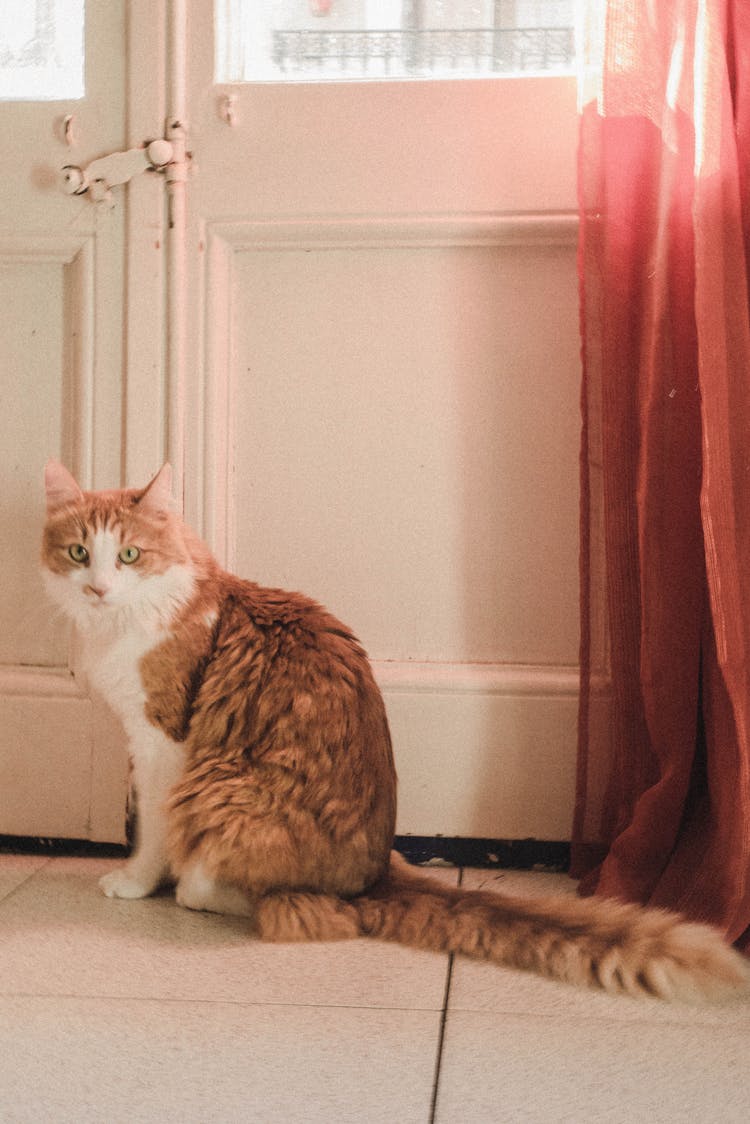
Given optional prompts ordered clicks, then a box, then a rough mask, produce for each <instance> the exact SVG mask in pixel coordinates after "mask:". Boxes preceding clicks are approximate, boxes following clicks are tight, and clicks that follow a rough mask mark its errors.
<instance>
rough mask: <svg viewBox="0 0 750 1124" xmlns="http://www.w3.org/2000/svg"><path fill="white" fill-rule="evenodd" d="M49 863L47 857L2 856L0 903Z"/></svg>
mask: <svg viewBox="0 0 750 1124" xmlns="http://www.w3.org/2000/svg"><path fill="white" fill-rule="evenodd" d="M49 861H50V860H49V857H48V856H47V855H1V854H0V902H1V901H2V900H3V898H6V897H7V896H8V895H9V894H12V893H13V892H14V891H15V890H17V889H18V887H19V886H21V885H23V883H24V882H25V881H26V879H27V878H31V876H32V874H36V872H37V871H38V870H41V869H42V867H43V866H45V865H46V864H47V863H48V862H49Z"/></svg>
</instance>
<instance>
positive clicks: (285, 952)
mask: <svg viewBox="0 0 750 1124" xmlns="http://www.w3.org/2000/svg"><path fill="white" fill-rule="evenodd" d="M113 865H114V864H113V862H112V861H111V860H97V859H62V858H61V859H54V860H52V861H51V862H50V863H49V865H48V866H46V867H45V868H43V869H42V870H40V871H39V872H38V873H37V874H36V875H35V876H34V877H33V878H30V879H29V880H28V881H27V882H25V883H24V884H23V885H22V886H20V887H19V888H18V889H17V890H16V892H15V893H14V894H13V895H12V896H11V897H10V898H8V899H7V900H6V902H5V903H0V946H1V947H2V950H3V970H2V973H1V974H0V994H5V995H26V994H33V995H38V996H44V995H78V996H90V997H119V998H144V999H156V998H163V999H189V1000H194V1001H217V1000H222V1001H228V1002H230V1001H240V1002H255V1003H290V1004H312V1005H320V1006H323V1005H324V1006H359V1007H382V1008H410V1009H424V1010H439V1009H440V1008H441V1006H442V1004H443V1000H444V994H445V983H446V976H447V968H448V958H447V956H444V955H441V954H435V953H428V952H419V951H415V950H411V949H405V948H401V947H399V946H396V945H391V944H386V943H384V942H379V941H367V940H359V941H342V942H335V943H327V944H287V945H273V944H262V943H260V942H257V941H254V940H253V939H252V938H251V937H250V936H249V933H248V925H247V923H246V922H245V921H243V920H241V919H238V918H227V917H218V916H214V915H210V914H199V913H191V912H190V911H188V910H184V909H181V908H180V907H179V906H177V905H176V904H175V901H174V898H173V896H172V895H171V894H170V895H163V896H159V897H156V898H150V899H147V900H144V901H117V900H112V899H110V898H106V897H104V895H103V894H102V893H101V891H100V889H99V887H98V885H97V880H98V877H99V876H100V875H101V874H102V873H103V872H104V871H106V870H109V869H111V867H112V866H113ZM436 876H437V877H442V878H446V879H455V877H456V872H452V871H440V872H436Z"/></svg>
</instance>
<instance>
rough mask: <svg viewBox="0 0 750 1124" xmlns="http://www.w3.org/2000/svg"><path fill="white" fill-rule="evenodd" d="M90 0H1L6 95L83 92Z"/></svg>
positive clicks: (0, 72) (46, 97)
mask: <svg viewBox="0 0 750 1124" xmlns="http://www.w3.org/2000/svg"><path fill="white" fill-rule="evenodd" d="M83 8H84V0H0V99H2V100H3V101H51V100H55V99H63V98H64V99H68V98H82V97H83V96H84V93H85V90H84V80H83Z"/></svg>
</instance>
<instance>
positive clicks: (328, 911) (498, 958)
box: [255, 853, 750, 1001]
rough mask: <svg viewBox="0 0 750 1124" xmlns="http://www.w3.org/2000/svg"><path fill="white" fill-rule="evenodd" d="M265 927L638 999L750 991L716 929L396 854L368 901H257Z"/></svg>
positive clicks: (274, 934) (748, 978) (316, 897)
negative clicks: (431, 866) (461, 881)
mask: <svg viewBox="0 0 750 1124" xmlns="http://www.w3.org/2000/svg"><path fill="white" fill-rule="evenodd" d="M255 922H256V930H257V934H258V936H259V937H260V938H261V939H263V940H272V941H290V940H336V939H341V938H351V937H358V936H369V937H376V938H380V939H382V940H390V941H395V942H397V943H399V944H404V945H408V946H410V947H412V948H421V949H429V950H431V951H435V952H456V953H461V954H463V955H465V956H471V957H475V958H477V959H482V960H490V961H493V962H494V963H496V964H501V965H504V966H507V967H511V968H522V969H526V970H527V971H532V972H536V973H537V974H539V975H542V976H547V977H549V978H551V979H556V980H563V981H566V982H568V983H573V984H578V985H584V986H594V987H600V988H603V989H604V990H605V991H608V992H612V993H620V994H627V995H634V996H643V995H648V996H655V997H658V998H660V999H680V1000H687V1001H699V1000H703V999H716V998H721V997H723V996H725V995H727V994H728V993H731V992H733V991H735V990H737V989H740V988H743V987H748V986H749V985H750V966H749V965H748V963H747V961H746V960H745V959H744V957H742V956H741V955H740V954H739V953H738V952H735V951H734V949H732V948H731V947H730V946H729V945H728V944H727V943H726V942H725V941H724V940H723V939H722V937H721V935H720V934H719V932H718V931H717V930H715V929H712V928H710V927H709V926H706V925H698V924H693V923H690V922H685V921H682V920H681V919H680V918H679V917H678V916H677V915H675V914H672V913H667V912H664V911H662V910H656V909H644V908H642V907H640V906H636V905H627V904H623V903H620V902H614V901H607V900H604V899H597V898H583V899H581V898H539V899H524V898H517V897H506V896H504V895H502V894H497V893H486V892H484V891H476V890H474V891H472V890H461V889H455V888H452V887H448V886H445V885H444V884H443V883H442V882H438V881H437V880H435V879H431V878H427V877H424V876H422V875H420V874H419V873H417V872H415V871H414V868H411V867H409V866H408V864H407V863H406V862H405V861H404V860H403V859H402V858H401V857H400V856H399V855H396V854H395V853H394V854H393V856H392V858H391V864H390V869H389V871H388V874H387V875H386V877H385V878H384V879H383V880H382V881H381V882H380V883H378V884H377V885H376V886H374V887H373V888H372V889H371V890H368V891H367V892H366V893H364V894H362V895H361V896H359V897H356V898H352V899H349V900H345V899H340V898H336V897H331V896H328V895H325V894H308V893H270V894H268V895H266V896H264V897H262V898H260V899H259V900H257V901H256V912H255Z"/></svg>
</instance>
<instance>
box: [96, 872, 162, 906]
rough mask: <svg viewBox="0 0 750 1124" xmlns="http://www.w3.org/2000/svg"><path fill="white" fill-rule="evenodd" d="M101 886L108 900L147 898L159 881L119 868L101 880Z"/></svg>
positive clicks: (103, 876)
mask: <svg viewBox="0 0 750 1124" xmlns="http://www.w3.org/2000/svg"><path fill="white" fill-rule="evenodd" d="M99 885H100V886H101V888H102V890H103V891H104V893H105V894H106V895H107V897H108V898H147V897H148V896H149V894H153V892H154V890H155V889H156V888H157V886H158V879H157V880H156V881H154V880H153V879H149V878H144V877H142V876H138V875H137V874H135V873H134V872H132V871H130V870H128V868H127V867H126V866H119V867H117V869H116V870H110V872H109V874H104V875H102V877H101V878H100V879H99Z"/></svg>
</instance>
